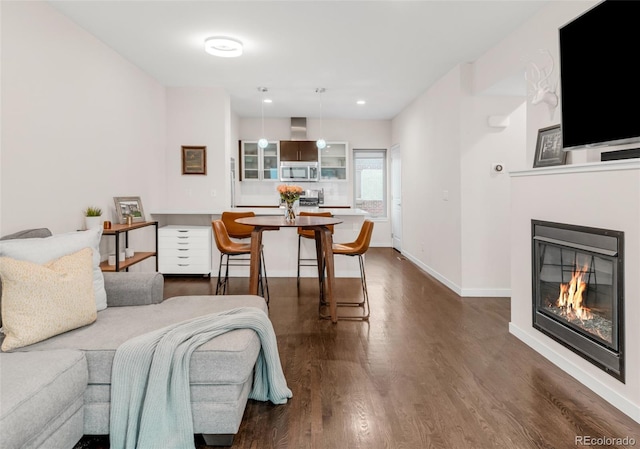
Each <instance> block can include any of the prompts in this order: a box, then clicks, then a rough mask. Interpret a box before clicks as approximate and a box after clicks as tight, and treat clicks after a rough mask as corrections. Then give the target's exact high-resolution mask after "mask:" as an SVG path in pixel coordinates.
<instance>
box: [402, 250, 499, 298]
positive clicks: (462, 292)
mask: <svg viewBox="0 0 640 449" xmlns="http://www.w3.org/2000/svg"><path fill="white" fill-rule="evenodd" d="M402 255H403V256H404V257H406V258H407V259H409V260H410V261H411V262H413V263H414V264H416V265H417V266H418V267H420V269H421V270H423V271H426V272H427V273H428V274H430V275H431V276H433V277H434V278H436V279H437V280H438V281H439V282H440V283H442V284H444V285H445V286H446V287H447V288H449V289H450V290H451V291H453V292H454V293H455V294H457V295H458V296H463V297H472V298H490V297H499V298H510V297H511V289H510V288H462V287H460V286H459V285H458V284H456V283H455V282H453V281H451V280H450V279H447V277H446V276H443V275H442V274H440V273H438V272H437V271H436V270H434V269H433V268H431V267H429V266H428V265H425V264H424V263H422V262H421V261H420V260H418V259H417V258H416V257H414V256H413V255H411V254H410V253H407V252H403V253H402Z"/></svg>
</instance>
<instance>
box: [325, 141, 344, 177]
mask: <svg viewBox="0 0 640 449" xmlns="http://www.w3.org/2000/svg"><path fill="white" fill-rule="evenodd" d="M347 149H348V145H347V142H327V146H326V147H325V148H323V149H322V150H320V181H346V180H347V179H348V174H349V157H348V155H349V152H348V151H347Z"/></svg>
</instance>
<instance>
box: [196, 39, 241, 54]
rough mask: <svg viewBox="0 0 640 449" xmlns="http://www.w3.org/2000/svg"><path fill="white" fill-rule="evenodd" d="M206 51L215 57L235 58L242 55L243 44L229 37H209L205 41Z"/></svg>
mask: <svg viewBox="0 0 640 449" xmlns="http://www.w3.org/2000/svg"><path fill="white" fill-rule="evenodd" d="M204 50H205V51H206V52H207V53H209V54H210V55H213V56H220V57H222V58H235V57H237V56H240V55H241V54H242V42H240V41H239V40H238V39H235V38H233V37H227V36H214V37H209V38H207V39H205V41H204Z"/></svg>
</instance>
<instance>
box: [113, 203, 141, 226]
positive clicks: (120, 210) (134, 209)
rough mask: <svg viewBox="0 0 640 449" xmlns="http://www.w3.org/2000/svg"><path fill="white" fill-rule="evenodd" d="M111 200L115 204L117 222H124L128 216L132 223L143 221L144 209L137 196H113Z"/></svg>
mask: <svg viewBox="0 0 640 449" xmlns="http://www.w3.org/2000/svg"><path fill="white" fill-rule="evenodd" d="M113 201H114V203H115V204H116V214H117V215H118V223H120V224H125V223H126V222H127V217H128V216H131V218H132V219H133V222H134V223H137V222H141V221H144V210H143V209H142V200H140V197H139V196H114V197H113Z"/></svg>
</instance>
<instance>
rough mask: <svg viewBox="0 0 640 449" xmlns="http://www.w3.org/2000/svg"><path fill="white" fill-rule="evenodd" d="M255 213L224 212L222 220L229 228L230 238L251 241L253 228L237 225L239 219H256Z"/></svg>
mask: <svg viewBox="0 0 640 449" xmlns="http://www.w3.org/2000/svg"><path fill="white" fill-rule="evenodd" d="M255 216H256V214H255V213H253V212H229V211H227V212H222V216H221V217H220V219H221V220H222V222H223V223H224V226H225V228H227V233H228V234H229V237H232V238H234V239H250V238H251V232H252V231H253V226H250V225H246V224H241V223H237V222H236V220H237V219H238V218H246V217H255Z"/></svg>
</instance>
